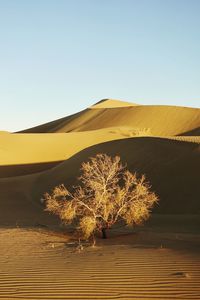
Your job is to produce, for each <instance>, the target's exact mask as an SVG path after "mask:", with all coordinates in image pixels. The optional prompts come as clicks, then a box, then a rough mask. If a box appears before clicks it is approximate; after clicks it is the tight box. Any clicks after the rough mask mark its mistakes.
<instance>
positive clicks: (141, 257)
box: [0, 229, 200, 300]
mask: <svg viewBox="0 0 200 300" xmlns="http://www.w3.org/2000/svg"><path fill="white" fill-rule="evenodd" d="M0 243H1V249H0V265H1V270H0V291H1V292H0V299H1V300H8V299H13V300H14V299H31V300H36V299H80V300H81V299H124V300H125V299H141V300H143V299H181V300H183V299H188V300H191V299H200V286H199V281H200V256H199V253H197V252H195V251H194V249H195V247H199V246H200V238H199V235H198V236H197V235H194V234H193V235H189V234H179V235H175V234H172V233H155V232H151V233H148V232H140V233H136V234H128V235H124V236H123V235H121V236H119V235H118V236H117V237H112V236H111V237H110V239H109V241H107V242H104V243H103V242H102V241H100V240H98V245H97V246H96V247H95V248H92V247H90V246H87V245H84V248H83V250H81V251H80V252H79V251H78V250H77V248H76V247H77V246H76V244H75V243H74V242H73V240H70V236H64V235H61V234H59V235H58V234H56V233H51V232H50V231H47V230H36V229H1V230H0ZM161 243H162V244H161ZM174 246H176V248H174ZM188 246H190V248H189V249H188ZM180 247H181V248H184V249H182V250H181V249H180Z"/></svg>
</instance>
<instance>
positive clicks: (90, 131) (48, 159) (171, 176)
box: [0, 99, 200, 224]
mask: <svg viewBox="0 0 200 300" xmlns="http://www.w3.org/2000/svg"><path fill="white" fill-rule="evenodd" d="M0 141H1V143H0V177H1V179H0V220H1V222H2V223H3V224H5V223H8V224H9V223H10V224H11V223H15V222H22V223H26V224H33V223H34V222H38V221H39V220H40V221H41V220H43V221H44V218H46V220H47V219H48V216H47V214H46V213H44V212H43V208H42V206H41V203H40V198H41V197H42V195H43V193H44V192H45V191H49V190H50V189H51V188H53V186H54V185H56V184H59V183H66V184H69V185H70V186H71V185H72V184H74V183H75V181H76V177H77V176H78V174H79V166H80V164H81V163H82V162H83V161H85V160H87V159H88V158H89V157H90V156H92V155H95V154H96V153H100V152H104V153H107V154H110V155H116V154H117V155H120V156H121V158H122V161H124V162H127V165H128V168H129V169H130V170H131V171H137V172H138V173H145V174H146V175H147V179H148V180H149V181H150V182H151V184H152V189H153V190H154V191H156V193H157V194H158V195H159V197H160V202H159V205H158V206H157V207H156V208H155V210H154V211H155V212H159V213H165V214H166V213H170V214H171V213H200V200H199V178H200V109H197V108H187V107H175V106H156V105H155V106H146V105H138V104H132V103H128V102H122V101H119V100H112V99H104V100H102V101H100V102H98V103H97V104H95V105H93V106H92V107H90V108H88V109H86V110H84V111H81V112H79V113H77V114H74V115H72V116H68V117H65V118H62V119H59V120H56V121H52V122H50V123H46V124H43V125H40V126H37V127H34V128H30V129H26V130H24V131H21V132H20V133H13V134H9V133H7V134H5V133H1V132H0ZM11 208H12V209H11Z"/></svg>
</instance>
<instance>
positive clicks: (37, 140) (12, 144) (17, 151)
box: [0, 128, 138, 177]
mask: <svg viewBox="0 0 200 300" xmlns="http://www.w3.org/2000/svg"><path fill="white" fill-rule="evenodd" d="M134 134H135V132H134V131H133V130H132V128H104V129H99V130H95V131H84V132H71V133H57V134H50V133H48V134H2V135H1V136H0V142H1V143H0V177H8V176H16V175H24V174H30V173H33V172H38V171H42V170H45V169H48V168H51V167H53V166H55V164H57V163H59V162H60V161H63V160H66V159H67V158H69V157H71V156H72V155H74V154H75V153H77V152H79V151H81V150H83V149H84V148H87V147H89V146H91V145H95V144H98V143H101V142H104V141H110V140H115V139H122V138H126V137H129V136H133V135H134ZM137 134H138V133H137Z"/></svg>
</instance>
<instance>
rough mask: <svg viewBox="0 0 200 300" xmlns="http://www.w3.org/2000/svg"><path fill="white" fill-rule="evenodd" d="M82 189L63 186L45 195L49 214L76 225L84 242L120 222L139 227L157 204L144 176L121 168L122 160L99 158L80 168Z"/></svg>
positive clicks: (101, 155)
mask: <svg viewBox="0 0 200 300" xmlns="http://www.w3.org/2000/svg"><path fill="white" fill-rule="evenodd" d="M78 179H79V181H80V185H78V186H76V187H73V191H72V192H70V191H69V190H68V189H67V188H66V187H65V186H64V184H61V185H59V186H57V187H55V188H54V189H53V191H52V193H51V194H48V193H46V194H45V195H44V200H45V204H46V209H45V210H46V211H49V212H50V213H53V214H56V215H58V216H59V217H60V219H61V220H62V222H63V223H65V224H69V223H74V224H75V226H76V228H77V230H78V231H79V232H80V233H81V235H82V237H83V238H84V239H88V238H89V237H90V236H91V235H93V236H94V234H95V232H97V231H100V232H102V237H103V238H106V237H107V235H106V230H107V229H109V228H110V227H111V226H112V225H113V224H115V223H116V222H118V221H124V224H126V225H131V226H134V225H140V224H142V222H143V221H144V220H147V219H148V218H149V216H150V212H151V208H152V207H153V205H154V203H156V202H157V201H158V198H157V196H156V195H155V193H153V192H151V191H150V185H149V184H148V183H147V182H146V180H145V176H144V175H142V176H141V177H137V175H136V173H134V174H132V173H131V172H129V171H128V170H127V169H126V167H125V166H123V165H122V164H121V161H120V157H118V156H116V157H114V158H112V157H110V156H108V155H106V154H97V155H96V156H95V157H92V158H90V159H89V161H88V162H86V163H83V164H82V165H81V176H80V177H79V178H78Z"/></svg>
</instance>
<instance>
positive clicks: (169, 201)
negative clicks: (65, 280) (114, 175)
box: [0, 137, 200, 225]
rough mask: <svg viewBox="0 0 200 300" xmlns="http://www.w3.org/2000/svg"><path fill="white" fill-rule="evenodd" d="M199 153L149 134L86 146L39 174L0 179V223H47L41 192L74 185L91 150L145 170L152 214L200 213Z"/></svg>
mask: <svg viewBox="0 0 200 300" xmlns="http://www.w3.org/2000/svg"><path fill="white" fill-rule="evenodd" d="M199 151H200V148H199V144H198V143H193V142H189V143H188V142H185V141H177V140H173V139H172V140H170V139H164V138H154V137H138V138H126V139H121V140H114V141H109V142H104V143H100V144H97V145H94V146H90V147H88V148H86V149H84V150H82V151H80V152H78V153H77V154H75V155H73V156H72V157H70V158H69V159H67V160H66V161H64V162H62V163H60V164H58V165H57V166H55V167H53V168H51V169H49V170H46V171H43V172H41V173H36V174H32V175H26V176H18V177H10V178H2V179H0V194H1V201H0V220H1V223H2V224H5V223H10V224H13V223H15V222H16V221H17V220H18V221H20V222H22V223H25V224H29V225H30V224H34V223H35V222H39V221H40V222H44V220H45V219H46V218H47V219H48V220H49V221H50V222H51V220H53V218H52V216H48V215H47V214H46V213H44V212H43V208H42V206H41V203H40V199H41V197H42V195H43V194H44V193H45V192H47V191H50V190H51V189H52V188H53V187H54V186H55V185H58V184H61V183H65V184H66V185H67V186H69V187H71V186H72V185H74V184H76V178H77V177H78V176H79V168H80V165H81V163H82V162H83V161H86V160H88V158H89V157H91V156H94V155H96V154H97V153H107V154H108V155H112V156H113V155H120V156H121V159H122V162H127V165H128V168H129V169H130V170H131V171H137V172H138V174H140V173H144V174H146V176H147V179H148V180H149V181H150V182H151V185H152V189H153V190H154V191H155V192H156V193H157V194H158V195H159V197H160V202H159V205H157V206H156V207H155V209H154V212H159V213H163V214H168V213H173V214H174V213H191V214H192V213H195V214H196V213H198V212H199V211H200V201H199V177H200V173H199V172H200V171H199V170H200V168H199V166H200V155H199ZM191 174H192V176H191ZM185 183H187V184H185ZM188 199H190V200H189V201H188ZM11 207H12V209H11Z"/></svg>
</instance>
